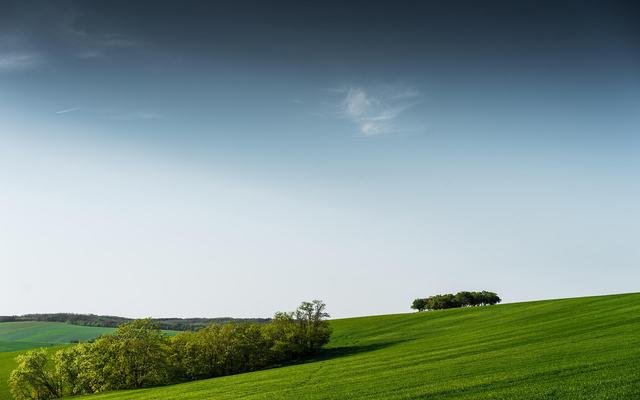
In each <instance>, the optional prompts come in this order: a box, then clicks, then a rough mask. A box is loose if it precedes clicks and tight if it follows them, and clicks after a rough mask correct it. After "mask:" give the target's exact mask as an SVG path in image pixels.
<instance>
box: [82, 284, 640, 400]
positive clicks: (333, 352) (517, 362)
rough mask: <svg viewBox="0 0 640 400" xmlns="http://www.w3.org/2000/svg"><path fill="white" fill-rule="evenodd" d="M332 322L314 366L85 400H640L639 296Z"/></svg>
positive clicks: (303, 365)
mask: <svg viewBox="0 0 640 400" xmlns="http://www.w3.org/2000/svg"><path fill="white" fill-rule="evenodd" d="M332 325H333V327H334V329H335V333H334V335H333V337H332V340H331V343H330V349H328V350H327V352H326V353H325V354H324V355H323V356H321V357H319V359H318V360H317V361H315V362H308V363H305V364H298V365H292V366H287V367H282V368H275V369H271V370H266V371H259V372H252V373H246V374H240V375H235V376H227V377H222V378H214V379H209V380H204V381H198V382H191V383H186V384H181V385H174V386H167V387H160V388H153V389H144V390H138V391H123V392H112V393H105V394H102V395H94V396H87V397H86V398H87V399H90V400H104V399H114V400H116V399H118V400H125V399H126V400H151V399H158V400H160V399H194V400H195V399H265V400H266V399H295V400H300V399H304V400H307V399H486V400H488V399H503V400H506V399H513V400H523V399H539V400H543V399H546V400H550V399H575V400H596V399H602V400H604V399H612V400H614V399H615V400H618V399H620V400H623V399H640V294H627V295H615V296H602V297H589V298H578V299H564V300H553V301H539V302H529V303H518V304H505V305H498V306H492V307H484V308H466V309H451V310H443V311H435V312H425V313H420V314H417V313H414V314H399V315H385V316H376V317H365V318H352V319H342V320H335V321H332Z"/></svg>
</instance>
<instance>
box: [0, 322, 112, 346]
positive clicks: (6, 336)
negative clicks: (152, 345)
mask: <svg viewBox="0 0 640 400" xmlns="http://www.w3.org/2000/svg"><path fill="white" fill-rule="evenodd" d="M111 331H113V329H112V328H99V327H93V326H78V325H71V324H65V323H62V322H2V323H0V351H2V347H1V346H2V345H3V343H4V344H5V345H7V346H8V345H10V343H13V344H14V345H19V344H21V343H31V344H33V345H32V346H30V347H41V346H46V345H47V344H51V343H70V342H71V341H73V340H77V341H80V342H84V341H87V340H90V339H94V338H96V337H98V336H100V335H104V334H106V333H109V332H111ZM25 348H28V347H25ZM5 351H6V350H5Z"/></svg>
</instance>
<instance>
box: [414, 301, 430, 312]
mask: <svg viewBox="0 0 640 400" xmlns="http://www.w3.org/2000/svg"><path fill="white" fill-rule="evenodd" d="M411 308H412V309H414V310H418V312H420V311H424V310H426V309H427V299H415V300H414V301H413V303H411Z"/></svg>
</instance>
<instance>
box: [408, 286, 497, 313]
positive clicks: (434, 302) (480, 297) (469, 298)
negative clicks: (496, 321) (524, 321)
mask: <svg viewBox="0 0 640 400" xmlns="http://www.w3.org/2000/svg"><path fill="white" fill-rule="evenodd" d="M501 301H502V300H501V299H500V297H498V295H497V294H496V293H494V292H488V291H486V290H483V291H481V292H466V291H463V292H458V293H456V294H452V293H447V294H438V295H435V296H430V297H426V298H418V299H415V300H414V301H413V303H412V304H411V308H412V309H414V310H418V311H425V310H444V309H447V308H459V307H475V306H488V305H494V304H498V303H500V302H501Z"/></svg>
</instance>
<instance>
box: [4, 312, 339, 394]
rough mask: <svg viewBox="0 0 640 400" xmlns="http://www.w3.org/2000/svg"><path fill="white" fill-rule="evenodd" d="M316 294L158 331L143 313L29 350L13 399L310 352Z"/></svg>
mask: <svg viewBox="0 0 640 400" xmlns="http://www.w3.org/2000/svg"><path fill="white" fill-rule="evenodd" d="M325 308H326V306H325V304H324V303H323V302H322V301H319V300H314V301H313V302H304V303H302V305H301V306H300V307H299V308H298V309H297V310H296V311H295V312H292V313H282V312H280V313H277V314H276V315H275V317H274V318H273V320H271V322H270V323H268V324H256V323H244V324H241V323H228V324H224V325H221V324H211V325H209V326H207V327H205V328H203V329H201V330H198V331H196V332H183V333H180V334H178V335H176V336H174V337H168V336H166V335H165V334H164V333H163V332H162V331H161V330H160V327H159V326H158V324H157V323H156V322H154V321H152V320H150V319H146V320H136V321H133V322H129V323H126V324H123V325H120V326H119V327H118V328H116V330H115V332H114V333H113V334H111V335H107V336H103V337H100V338H98V339H96V340H95V341H93V342H91V343H81V344H78V345H74V346H71V347H67V348H65V349H62V350H59V351H57V352H56V353H54V354H53V355H52V356H51V355H50V354H49V353H47V352H46V351H45V350H43V349H40V350H33V351H30V352H27V353H25V354H23V355H20V356H18V357H17V358H16V361H17V364H18V365H17V368H16V369H15V370H14V371H13V372H12V373H11V376H10V379H9V383H10V386H11V391H12V394H13V395H14V398H15V399H16V400H27V399H32V400H47V399H53V398H59V397H64V396H75V395H81V394H87V393H97V392H102V391H107V390H118V389H133V388H142V387H149V386H158V385H165V384H170V383H177V382H183V381H187V380H195V379H204V378H211V377H215V376H222V375H229V374H235V373H239V372H246V371H253V370H257V369H261V368H265V367H269V366H275V365H279V364H282V363H284V362H290V361H293V360H296V359H298V358H300V357H303V356H306V355H309V354H312V353H315V352H317V351H318V350H319V349H320V348H321V347H322V345H324V344H325V343H327V342H328V340H329V336H330V335H331V328H330V326H329V323H328V321H326V318H328V317H329V314H327V313H326V312H325Z"/></svg>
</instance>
